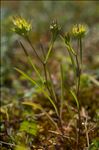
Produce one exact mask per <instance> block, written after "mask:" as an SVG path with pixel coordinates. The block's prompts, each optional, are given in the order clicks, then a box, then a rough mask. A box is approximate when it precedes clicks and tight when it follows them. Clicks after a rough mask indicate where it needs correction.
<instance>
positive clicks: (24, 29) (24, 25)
mask: <svg viewBox="0 0 99 150" xmlns="http://www.w3.org/2000/svg"><path fill="white" fill-rule="evenodd" d="M12 22H13V24H14V27H13V29H12V30H13V31H14V32H16V33H17V34H19V35H22V36H25V35H27V33H28V32H29V31H31V29H32V26H31V24H30V23H28V22H27V21H26V20H25V19H24V18H21V17H13V19H12Z"/></svg>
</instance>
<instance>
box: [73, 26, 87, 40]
mask: <svg viewBox="0 0 99 150" xmlns="http://www.w3.org/2000/svg"><path fill="white" fill-rule="evenodd" d="M86 32H87V26H86V25H82V24H76V25H74V26H73V28H72V34H73V36H74V37H78V38H80V37H84V36H85V34H86Z"/></svg>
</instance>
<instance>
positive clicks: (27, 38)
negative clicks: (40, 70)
mask: <svg viewBox="0 0 99 150" xmlns="http://www.w3.org/2000/svg"><path fill="white" fill-rule="evenodd" d="M26 40H27V41H28V42H29V44H30V45H31V47H32V49H33V50H34V53H35V55H36V56H37V58H38V59H39V61H40V62H41V63H42V64H43V61H42V59H41V58H40V56H39V55H38V53H37V52H36V50H35V48H34V47H33V45H32V43H31V41H30V39H29V37H28V36H27V37H26Z"/></svg>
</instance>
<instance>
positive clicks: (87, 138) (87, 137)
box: [85, 116, 89, 148]
mask: <svg viewBox="0 0 99 150" xmlns="http://www.w3.org/2000/svg"><path fill="white" fill-rule="evenodd" d="M85 131H86V140H87V146H88V148H89V135H88V128H87V116H86V121H85Z"/></svg>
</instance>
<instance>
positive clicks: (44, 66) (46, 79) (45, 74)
mask: <svg viewBox="0 0 99 150" xmlns="http://www.w3.org/2000/svg"><path fill="white" fill-rule="evenodd" d="M43 68H44V76H45V81H46V87H47V90H48V91H49V94H50V95H52V94H51V91H50V88H49V85H48V78H47V69H46V63H43Z"/></svg>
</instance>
